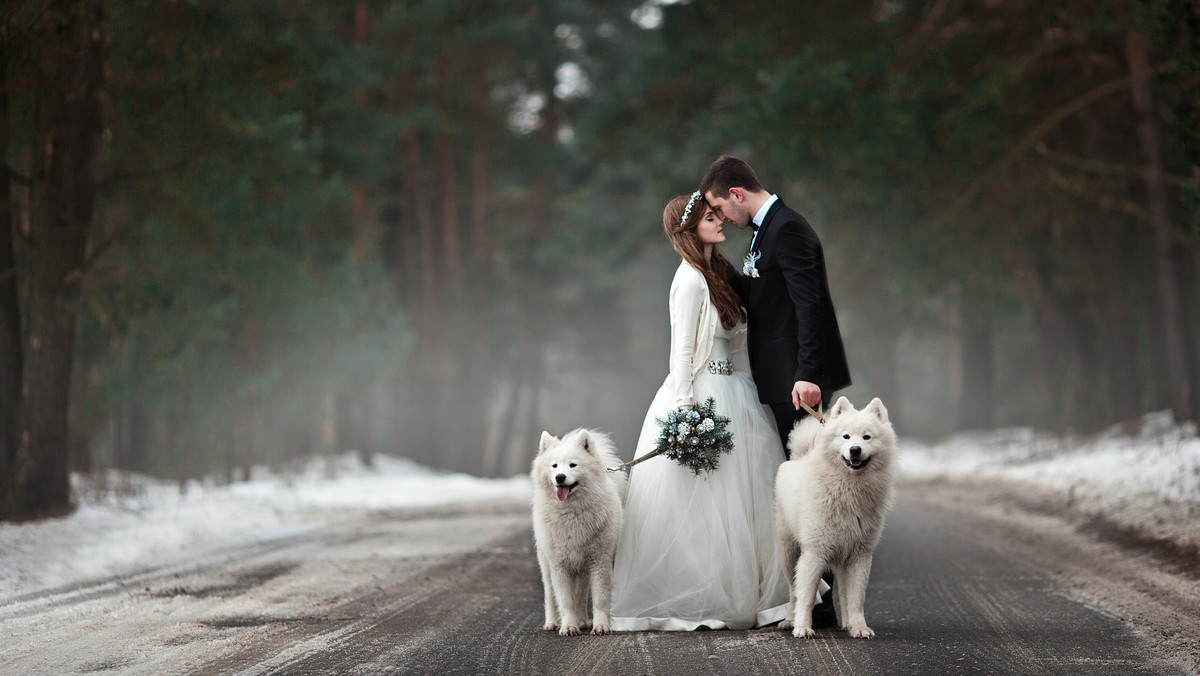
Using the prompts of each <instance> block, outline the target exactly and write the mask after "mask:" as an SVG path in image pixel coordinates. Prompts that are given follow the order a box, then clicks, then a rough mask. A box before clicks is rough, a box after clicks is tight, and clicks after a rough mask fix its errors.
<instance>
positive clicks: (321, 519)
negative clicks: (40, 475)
mask: <svg viewBox="0 0 1200 676" xmlns="http://www.w3.org/2000/svg"><path fill="white" fill-rule="evenodd" d="M373 464H374V466H373V467H371V468H368V467H364V466H363V465H362V463H361V462H359V460H358V455H357V454H346V455H344V456H341V457H338V458H332V459H323V460H315V461H313V462H311V463H310V464H309V465H308V466H307V467H305V468H304V470H303V471H302V472H299V473H298V474H296V475H292V476H278V475H272V474H270V473H269V472H267V471H265V470H259V471H256V472H255V473H254V475H253V476H252V478H251V480H250V481H244V482H237V483H232V484H225V485H212V484H204V483H201V482H188V483H187V484H185V485H184V486H183V487H182V489H181V487H180V484H179V483H177V482H165V481H157V480H154V479H151V478H148V477H144V476H130V475H128V474H118V473H111V474H110V475H109V476H108V477H106V478H105V482H104V483H105V484H107V486H108V487H107V488H104V489H100V488H98V487H97V486H96V485H95V483H94V482H93V481H92V480H91V479H86V478H84V477H78V476H76V477H73V479H74V482H73V483H74V487H75V492H76V495H77V496H78V498H79V500H78V502H79V508H78V509H77V510H76V511H75V512H74V513H73V514H71V515H70V516H67V517H63V518H59V519H48V520H44V521H39V522H32V523H22V524H11V523H0V603H2V602H3V601H4V600H5V599H8V598H12V597H14V596H20V595H23V594H28V593H32V592H36V591H39V590H42V589H48V588H53V587H58V586H62V585H68V584H73V583H77V582H82V581H87V580H102V579H104V578H107V577H109V576H112V575H115V574H122V573H129V572H134V571H139V570H144V569H150V568H154V567H157V566H161V565H169V564H175V563H181V562H184V561H187V560H188V559H191V558H195V557H198V556H203V555H205V554H210V553H213V552H218V551H220V550H223V549H226V548H229V547H236V546H239V545H246V544H250V543H254V542H262V541H265V540H271V539H274V538H279V537H285V536H288V535H294V534H298V533H302V532H305V531H308V530H312V529H315V528H320V527H322V526H325V525H327V524H328V523H329V522H330V521H331V520H332V519H336V518H337V514H338V512H339V511H340V510H342V509H394V508H403V507H425V506H437V505H448V504H461V503H467V502H474V501H491V500H526V499H528V497H529V495H530V487H529V478H528V477H527V476H517V477H513V478H511V479H481V478H479V477H473V476H468V475H465V474H450V473H445V472H437V471H434V470H431V469H428V468H426V467H422V466H420V465H417V464H416V463H413V462H411V461H409V460H407V459H403V458H391V457H387V456H377V457H376V458H375V459H374V463H373Z"/></svg>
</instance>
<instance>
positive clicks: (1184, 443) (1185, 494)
mask: <svg viewBox="0 0 1200 676" xmlns="http://www.w3.org/2000/svg"><path fill="white" fill-rule="evenodd" d="M1138 423H1139V424H1136V425H1133V426H1130V425H1128V424H1125V425H1118V426H1115V427H1112V428H1110V429H1109V430H1106V431H1105V432H1103V433H1102V434H1099V435H1097V436H1095V437H1090V438H1080V437H1070V436H1063V437H1059V436H1055V435H1050V434H1045V433H1039V432H1034V431H1033V430H1031V429H1025V428H1017V429H1007V430H996V431H991V432H982V433H964V434H957V435H954V436H952V437H950V438H949V439H947V440H945V441H943V442H941V443H938V444H935V445H924V444H921V443H919V442H905V443H904V444H903V446H902V448H901V466H902V468H903V471H904V473H905V476H910V477H922V478H929V477H937V476H948V477H953V476H966V475H972V476H993V477H999V478H1006V479H1017V480H1021V481H1025V482H1028V483H1032V484H1037V485H1039V486H1042V487H1044V488H1048V489H1051V490H1054V491H1079V490H1087V489H1092V490H1099V491H1102V492H1105V493H1108V494H1109V495H1111V496H1113V497H1114V498H1132V497H1138V496H1153V497H1156V498H1159V499H1162V500H1166V501H1171V502H1182V503H1197V504H1200V437H1198V436H1197V432H1196V425H1194V424H1185V425H1177V424H1175V421H1174V419H1173V417H1172V416H1171V414H1170V412H1161V413H1153V414H1149V415H1146V416H1144V417H1143V418H1141V419H1140V420H1139V421H1138ZM1131 427H1132V428H1133V429H1131Z"/></svg>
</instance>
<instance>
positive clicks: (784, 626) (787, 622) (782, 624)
mask: <svg viewBox="0 0 1200 676" xmlns="http://www.w3.org/2000/svg"><path fill="white" fill-rule="evenodd" d="M779 628H780V629H782V630H783V631H787V630H789V629H791V628H792V621H791V620H784V621H782V622H780V623H779Z"/></svg>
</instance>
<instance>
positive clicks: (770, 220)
mask: <svg viewBox="0 0 1200 676" xmlns="http://www.w3.org/2000/svg"><path fill="white" fill-rule="evenodd" d="M700 194H702V195H704V198H705V200H707V201H708V204H709V206H711V207H712V208H713V211H715V212H716V213H717V216H719V217H721V218H723V219H725V220H727V221H729V222H731V223H733V224H734V225H736V226H738V227H739V228H744V227H746V226H750V227H751V228H752V229H753V230H754V240H753V242H752V243H751V244H750V253H749V254H748V255H747V256H746V260H745V262H744V264H743V266H742V276H741V277H740V278H738V279H734V280H731V282H732V283H733V286H734V288H735V289H736V290H737V292H738V295H740V296H741V298H742V303H743V304H744V305H745V306H746V314H747V315H749V317H748V323H749V333H748V336H747V338H748V348H749V352H750V373H751V374H752V375H753V376H754V382H755V384H756V385H757V386H758V399H759V401H761V402H762V403H764V404H766V405H767V406H769V407H770V408H771V413H773V414H774V416H775V424H776V426H777V427H778V428H779V439H780V441H782V442H783V447H784V453H785V454H787V453H788V451H787V438H788V433H789V432H790V431H791V429H792V426H793V425H794V424H795V423H796V421H797V420H799V419H800V418H803V417H804V416H805V415H806V414H805V413H804V412H802V411H801V410H800V402H801V401H803V402H804V403H805V404H808V405H809V406H811V407H812V408H813V409H816V408H817V405H818V404H824V405H825V406H828V405H829V402H830V401H831V397H832V395H833V393H834V392H835V391H837V390H840V389H842V388H844V387H846V386H848V385H849V384H850V367H849V366H848V365H847V364H846V351H845V349H844V348H843V346H842V334H841V332H840V331H839V330H838V323H837V316H836V315H835V314H834V311H833V301H832V300H831V299H830V296H829V280H828V278H827V276H826V274H825V255H824V254H823V253H822V250H821V242H820V240H819V239H817V234H816V233H815V232H813V229H812V227H811V226H809V224H808V221H806V220H804V217H803V216H801V215H800V214H798V213H796V212H795V211H792V210H791V209H789V208H787V206H786V205H785V204H784V203H783V202H782V201H781V200H780V199H779V198H778V197H777V196H776V195H774V194H771V193H768V192H767V191H766V190H765V189H764V188H763V187H762V184H761V183H759V182H758V177H757V176H755V174H754V170H753V169H751V168H750V165H749V164H746V163H745V162H743V161H742V160H739V159H737V158H734V157H730V156H728V155H722V156H721V157H719V158H717V161H716V162H713V163H712V165H710V166H709V168H708V171H707V172H705V174H704V179H703V180H702V181H700ZM735 277H736V275H735Z"/></svg>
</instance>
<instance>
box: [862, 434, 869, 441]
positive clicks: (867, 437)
mask: <svg viewBox="0 0 1200 676" xmlns="http://www.w3.org/2000/svg"><path fill="white" fill-rule="evenodd" d="M870 440H871V435H870V434H864V435H863V441H870Z"/></svg>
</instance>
